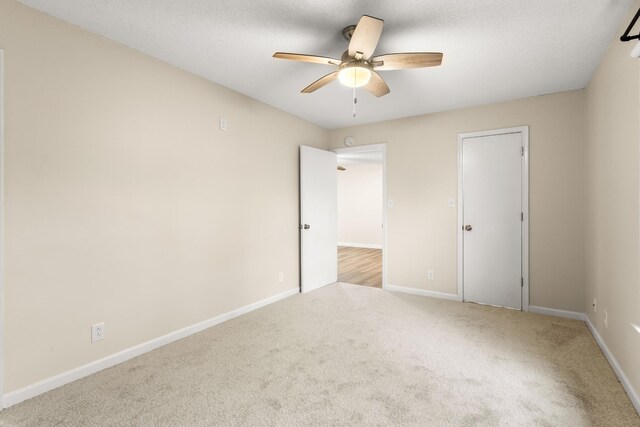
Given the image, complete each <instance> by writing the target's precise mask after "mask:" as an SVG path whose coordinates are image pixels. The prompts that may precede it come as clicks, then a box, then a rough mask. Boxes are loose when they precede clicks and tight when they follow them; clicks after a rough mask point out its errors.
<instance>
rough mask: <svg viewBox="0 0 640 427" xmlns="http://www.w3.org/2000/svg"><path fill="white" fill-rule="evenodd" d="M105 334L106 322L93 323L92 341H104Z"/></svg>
mask: <svg viewBox="0 0 640 427" xmlns="http://www.w3.org/2000/svg"><path fill="white" fill-rule="evenodd" d="M104 336H105V328H104V322H101V323H96V324H94V325H91V342H92V343H93V342H97V341H102V340H103V339H104Z"/></svg>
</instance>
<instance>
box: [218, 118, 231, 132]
mask: <svg viewBox="0 0 640 427" xmlns="http://www.w3.org/2000/svg"><path fill="white" fill-rule="evenodd" d="M227 129H229V126H228V123H227V119H225V118H224V117H220V130H227Z"/></svg>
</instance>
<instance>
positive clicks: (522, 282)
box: [520, 277, 524, 288]
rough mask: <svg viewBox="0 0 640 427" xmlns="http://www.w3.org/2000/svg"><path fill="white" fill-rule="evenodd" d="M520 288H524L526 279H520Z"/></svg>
mask: <svg viewBox="0 0 640 427" xmlns="http://www.w3.org/2000/svg"><path fill="white" fill-rule="evenodd" d="M520 287H521V288H524V277H521V278H520Z"/></svg>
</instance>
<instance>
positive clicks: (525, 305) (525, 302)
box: [457, 126, 529, 311]
mask: <svg viewBox="0 0 640 427" xmlns="http://www.w3.org/2000/svg"><path fill="white" fill-rule="evenodd" d="M509 133H521V134H522V145H523V147H524V156H522V212H523V213H524V219H523V222H522V278H523V286H522V311H529V126H517V127H512V128H504V129H494V130H487V131H481V132H469V133H461V134H458V227H457V235H458V258H457V266H458V300H459V301H464V266H463V258H464V233H463V232H462V226H463V221H464V217H463V211H464V209H463V208H464V194H463V188H462V141H463V140H464V139H465V138H479V137H483V136H491V135H504V134H509Z"/></svg>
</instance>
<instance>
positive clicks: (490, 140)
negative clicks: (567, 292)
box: [458, 127, 529, 311]
mask: <svg viewBox="0 0 640 427" xmlns="http://www.w3.org/2000/svg"><path fill="white" fill-rule="evenodd" d="M528 139H529V138H528V127H519V128H509V129H499V130H493V131H486V132H474V133H467V134H461V135H459V137H458V153H459V156H458V158H459V167H458V183H459V189H458V197H459V200H458V294H459V295H460V296H462V300H463V301H468V302H475V303H480V304H488V305H494V306H500V307H507V308H513V309H517V310H524V311H528V309H529V277H528V271H529V263H528V258H529V253H528V252H529V251H528V229H529V226H528V224H529V212H528V188H529V185H528V175H529V174H528V157H529V156H528V146H529V144H528V142H529V141H528Z"/></svg>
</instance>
